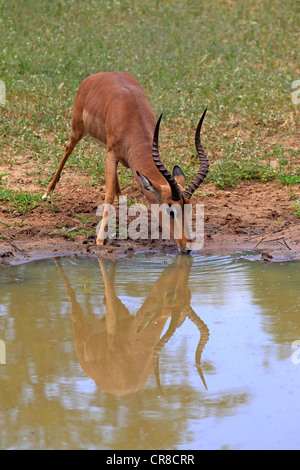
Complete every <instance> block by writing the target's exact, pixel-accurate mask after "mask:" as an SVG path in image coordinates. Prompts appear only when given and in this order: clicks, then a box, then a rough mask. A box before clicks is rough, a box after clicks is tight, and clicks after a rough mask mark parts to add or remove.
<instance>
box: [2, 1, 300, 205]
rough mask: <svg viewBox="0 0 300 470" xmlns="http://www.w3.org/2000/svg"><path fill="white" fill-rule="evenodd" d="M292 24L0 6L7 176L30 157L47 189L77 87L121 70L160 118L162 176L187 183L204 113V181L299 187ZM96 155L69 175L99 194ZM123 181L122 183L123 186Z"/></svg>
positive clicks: (221, 15)
mask: <svg viewBox="0 0 300 470" xmlns="http://www.w3.org/2000/svg"><path fill="white" fill-rule="evenodd" d="M298 5H299V4H298ZM297 25H299V6H298V10H297V2H295V1H294V0H287V1H285V2H282V1H281V0H272V1H270V0H269V1H267V0H262V1H254V0H241V1H235V2H234V1H232V2H227V1H221V0H202V1H199V0H182V1H178V0H177V1H175V0H165V1H163V2H158V1H156V0H136V1H134V2H133V1H131V0H119V1H118V0H87V1H85V0H40V1H38V2H34V1H33V0H10V1H9V2H7V1H6V0H0V80H2V81H3V82H4V83H5V86H6V103H5V105H4V106H1V105H0V108H1V115H0V136H1V137H0V161H2V163H3V162H4V163H5V164H10V165H14V164H15V163H17V162H18V158H19V157H20V156H23V155H27V154H30V156H31V157H33V158H35V159H36V160H37V163H38V164H39V167H40V168H43V169H44V170H45V173H46V175H47V176H46V177H44V179H43V178H41V177H40V176H39V175H38V174H37V181H38V182H39V183H40V184H41V185H45V184H46V179H49V178H50V175H51V174H52V173H53V171H54V170H55V169H56V167H57V164H58V162H59V161H60V160H61V158H62V153H63V147H64V142H65V141H66V140H67V139H68V137H69V132H70V124H71V116H72V108H73V103H74V99H75V95H76V92H77V89H78V86H79V84H80V82H81V81H82V80H83V79H84V78H85V77H86V76H87V75H89V74H92V73H95V72H98V71H100V70H106V71H109V70H124V71H127V72H129V73H131V74H132V75H134V76H135V77H136V78H137V79H138V80H139V81H140V82H141V84H142V86H143V87H144V89H145V90H146V92H147V94H148V97H149V101H150V103H151V105H152V107H153V109H154V112H155V113H156V115H157V116H158V115H159V114H160V113H161V112H163V113H164V119H163V123H162V131H161V153H162V156H163V158H164V159H165V160H164V161H165V162H166V163H167V164H168V165H170V166H171V165H173V164H174V163H178V164H181V165H182V167H183V168H184V169H185V170H186V173H187V176H188V177H192V175H193V174H194V172H195V170H196V168H197V166H198V162H197V159H196V158H195V150H194V144H193V134H194V129H195V127H196V124H197V121H198V119H199V117H200V115H201V114H202V111H203V110H204V108H205V107H208V113H207V118H206V120H205V124H204V132H203V144H204V146H205V148H206V149H207V152H208V155H209V158H210V161H212V162H214V164H213V165H212V169H211V172H210V177H209V179H208V181H212V182H215V183H216V184H217V185H218V186H220V187H226V186H230V185H235V184H237V183H238V182H239V181H241V180H244V179H261V180H268V179H271V178H278V179H279V180H280V181H281V182H282V183H284V184H298V183H299V182H300V181H299V180H300V171H299V166H298V167H297V165H298V164H299V156H298V153H297V152H298V149H297V148H295V144H293V142H296V137H297V136H298V135H299V105H298V108H297V106H296V105H294V104H293V103H292V100H291V91H292V90H291V84H292V82H293V81H295V80H297V79H299V78H300V69H299V63H300V60H299V50H300V49H299V47H298V38H299V36H298V34H299V28H297ZM297 67H298V68H297ZM274 140H275V144H274V143H273V141H274ZM283 143H284V147H283ZM270 154H272V155H271V156H270ZM98 156H100V158H98ZM103 156H104V153H103V150H101V149H100V148H99V147H98V146H97V145H95V144H94V143H92V142H91V140H89V139H85V140H84V141H82V142H81V143H80V144H79V145H78V147H77V149H76V150H75V151H74V153H73V154H72V157H71V158H70V159H69V162H68V165H69V166H70V167H71V168H74V169H76V171H82V172H87V173H89V174H90V176H91V179H90V181H91V183H90V184H97V183H103V182H104V158H103ZM272 160H276V161H278V162H279V167H278V168H274V166H272V165H271V161H272ZM283 161H287V163H286V164H283V163H282V162H283ZM128 175H129V173H128V172H126V171H123V172H122V173H121V184H122V185H123V187H124V185H125V186H126V185H128V184H130V179H129V177H128ZM19 196H20V195H19ZM2 201H3V199H2ZM32 203H34V202H33V201H27V202H26V204H29V205H30V204H32ZM24 204H25V202H24Z"/></svg>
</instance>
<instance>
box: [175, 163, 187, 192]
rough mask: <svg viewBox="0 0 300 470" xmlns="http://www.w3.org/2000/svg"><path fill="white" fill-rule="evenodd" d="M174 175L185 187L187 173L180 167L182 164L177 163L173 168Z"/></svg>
mask: <svg viewBox="0 0 300 470" xmlns="http://www.w3.org/2000/svg"><path fill="white" fill-rule="evenodd" d="M173 176H174V178H175V180H176V181H177V183H178V184H180V186H182V187H183V188H184V185H185V174H184V173H183V171H182V169H181V168H180V166H178V165H175V166H174V168H173Z"/></svg>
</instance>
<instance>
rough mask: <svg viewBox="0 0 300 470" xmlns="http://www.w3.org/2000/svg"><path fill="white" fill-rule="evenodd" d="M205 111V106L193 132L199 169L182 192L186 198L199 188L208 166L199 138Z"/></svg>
mask: <svg viewBox="0 0 300 470" xmlns="http://www.w3.org/2000/svg"><path fill="white" fill-rule="evenodd" d="M206 111H207V108H206V109H205V111H204V113H203V114H202V116H201V119H200V121H199V123H198V126H197V129H196V133H195V146H196V150H197V153H198V157H199V160H200V170H199V171H198V173H197V175H196V176H195V178H194V179H193V181H192V182H191V183H190V184H189V185H188V187H187V188H186V189H185V190H184V191H183V193H182V195H183V197H185V198H187V199H190V198H191V196H192V194H193V193H194V192H195V191H196V189H198V188H199V186H200V184H201V183H202V181H203V180H204V178H205V177H206V175H207V173H208V168H209V163H208V158H207V156H206V155H205V152H204V149H203V147H202V145H201V138H200V133H201V126H202V123H203V121H204V117H205V114H206Z"/></svg>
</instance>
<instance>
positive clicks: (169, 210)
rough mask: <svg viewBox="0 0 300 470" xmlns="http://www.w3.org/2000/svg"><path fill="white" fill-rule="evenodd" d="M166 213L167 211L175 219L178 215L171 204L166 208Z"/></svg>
mask: <svg viewBox="0 0 300 470" xmlns="http://www.w3.org/2000/svg"><path fill="white" fill-rule="evenodd" d="M166 213H167V214H168V215H169V216H170V217H171V218H172V219H174V217H175V216H176V210H175V209H174V208H173V207H172V205H171V204H169V205H168V207H167V208H166Z"/></svg>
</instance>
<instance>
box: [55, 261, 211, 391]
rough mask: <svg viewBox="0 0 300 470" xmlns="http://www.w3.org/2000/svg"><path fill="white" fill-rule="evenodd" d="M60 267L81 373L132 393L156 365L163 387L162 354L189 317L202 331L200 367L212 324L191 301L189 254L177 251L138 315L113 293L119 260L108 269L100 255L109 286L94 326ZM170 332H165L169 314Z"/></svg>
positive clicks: (105, 388) (111, 388) (103, 387)
mask: <svg viewBox="0 0 300 470" xmlns="http://www.w3.org/2000/svg"><path fill="white" fill-rule="evenodd" d="M56 264H57V267H58V270H59V272H60V274H61V276H62V278H63V280H64V282H65V286H66V292H67V295H68V297H69V300H70V302H71V304H72V321H73V334H74V342H75V348H76V353H77V357H78V360H79V362H80V365H81V367H82V370H83V372H84V373H85V374H86V375H87V376H89V377H90V378H92V379H93V380H94V381H95V383H96V385H97V386H98V387H99V388H100V389H101V390H103V391H105V392H109V393H113V394H114V395H125V394H129V393H134V392H136V391H138V390H140V389H142V388H143V386H144V385H145V384H146V382H147V380H148V378H149V376H150V375H151V373H152V372H153V370H154V373H155V378H156V382H157V386H158V388H159V391H160V392H161V385H160V378H159V354H160V352H161V350H162V348H163V347H164V345H165V344H166V343H167V341H168V340H169V339H170V338H171V336H172V335H173V334H174V333H175V331H176V329H177V328H178V327H179V326H180V325H181V324H182V323H183V321H184V320H185V318H186V317H188V318H190V320H192V322H193V323H194V324H195V325H196V326H197V328H198V330H199V332H200V335H201V336H200V341H199V344H198V347H197V350H196V367H197V369H198V372H199V375H200V377H201V379H202V381H203V383H204V385H205V387H206V384H205V380H204V377H203V374H202V371H201V367H200V361H201V354H202V351H203V348H204V346H205V344H206V343H207V341H208V336H209V333H208V328H207V326H206V325H205V324H204V323H203V321H202V320H201V319H200V318H199V317H198V316H197V315H196V313H195V312H194V311H193V309H192V308H191V306H190V300H191V294H190V290H189V289H188V287H187V284H188V279H189V273H190V269H191V265H192V258H191V257H182V256H178V257H176V258H175V260H174V262H173V263H172V264H171V265H170V266H168V267H167V268H166V270H165V271H164V272H163V273H162V274H161V276H160V277H159V279H158V280H157V281H156V282H155V284H154V286H153V288H152V290H151V292H150V294H149V295H148V297H147V298H146V300H145V301H144V303H143V305H142V306H141V308H140V309H139V310H138V312H137V313H136V315H131V314H130V312H129V310H128V309H127V308H126V307H125V306H124V305H123V303H122V302H121V300H120V299H119V298H118V297H117V295H116V293H115V273H116V263H113V262H112V263H111V267H110V270H109V271H108V270H107V268H106V265H105V262H104V261H103V260H101V259H99V264H100V268H101V271H102V276H103V280H104V286H105V297H104V304H105V308H106V314H105V316H104V318H102V319H101V320H99V321H98V322H97V324H96V326H92V325H91V324H90V322H89V321H88V320H87V318H86V316H85V315H84V313H83V311H82V308H81V307H80V305H79V303H78V302H77V300H76V295H75V292H74V290H73V289H72V287H71V285H70V283H69V281H68V279H67V277H66V274H65V272H64V270H63V268H62V266H61V264H60V263H59V262H57V263H56ZM170 317H171V321H170V324H169V327H168V329H167V331H166V333H165V334H164V335H163V337H162V338H161V334H162V332H163V329H164V327H165V324H166V322H167V320H168V318H170Z"/></svg>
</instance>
